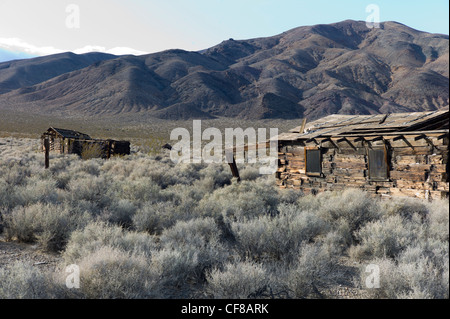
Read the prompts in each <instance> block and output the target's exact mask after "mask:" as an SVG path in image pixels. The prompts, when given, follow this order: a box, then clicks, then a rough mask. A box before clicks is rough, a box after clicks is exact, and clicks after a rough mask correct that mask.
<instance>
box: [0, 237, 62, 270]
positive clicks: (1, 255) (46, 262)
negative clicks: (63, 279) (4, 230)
mask: <svg viewBox="0 0 450 319" xmlns="http://www.w3.org/2000/svg"><path fill="white" fill-rule="evenodd" d="M16 261H21V262H23V263H25V264H30V265H33V266H36V267H40V268H45V269H46V270H50V271H56V270H57V269H58V265H59V263H60V262H61V261H62V258H61V257H60V256H59V255H58V254H52V253H48V252H45V251H42V250H41V249H40V248H39V247H38V246H37V245H32V244H25V243H19V242H15V241H5V240H4V238H3V237H1V236H0V268H4V267H6V266H8V265H11V264H13V263H14V262H16Z"/></svg>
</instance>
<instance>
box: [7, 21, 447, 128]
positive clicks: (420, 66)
mask: <svg viewBox="0 0 450 319" xmlns="http://www.w3.org/2000/svg"><path fill="white" fill-rule="evenodd" d="M63 55H64V54H63ZM448 56H449V49H448V35H441V34H431V33H426V32H422V31H418V30H415V29H412V28H409V27H407V26H405V25H402V24H400V23H397V22H383V23H381V24H380V28H379V29H376V28H374V29H369V28H367V26H366V24H365V22H362V21H353V20H345V21H342V22H338V23H334V24H320V25H314V26H305V27H298V28H294V29H291V30H289V31H286V32H283V33H281V34H279V35H275V36H271V37H265V38H255V39H248V40H233V39H229V40H226V41H223V42H222V43H220V44H218V45H216V46H213V47H211V48H208V49H205V50H202V51H198V52H193V51H184V50H180V49H172V50H166V51H162V52H157V53H152V54H147V55H142V56H132V55H129V56H120V57H117V56H111V55H104V56H103V55H101V54H99V55H92V56H89V58H90V59H92V63H89V59H88V57H86V56H84V57H83V58H80V56H77V55H74V56H71V55H70V54H69V53H67V54H66V56H60V57H59V58H61V57H64V58H67V57H71V58H72V59H74V60H76V61H78V62H77V63H75V64H74V68H75V67H76V69H72V70H71V69H70V67H69V66H68V64H70V63H69V62H68V61H67V59H66V60H65V63H62V62H61V61H60V62H58V63H59V64H57V65H59V66H60V67H59V68H56V69H57V70H59V72H53V73H54V74H55V75H54V76H52V77H49V78H46V79H43V80H42V81H40V78H34V77H33V76H28V75H27V79H28V80H29V79H30V78H32V79H33V78H34V79H35V82H36V83H33V81H31V82H29V83H28V82H26V81H24V80H20V79H19V80H16V82H14V83H15V85H16V87H14V86H11V84H9V86H8V85H6V84H5V83H11V81H10V82H6V81H5V80H4V79H5V78H6V77H5V73H6V72H5V71H4V70H5V69H8V68H5V67H3V68H2V65H4V64H3V63H0V110H4V111H5V110H7V109H13V108H14V109H21V110H28V111H30V112H35V111H37V112H50V113H51V114H60V115H62V116H102V115H114V114H123V113H126V114H136V115H137V116H138V115H139V114H141V113H145V114H149V115H151V116H154V117H157V118H163V119H190V118H215V117H231V118H242V119H269V118H301V117H307V118H308V119H310V120H313V119H316V118H319V117H322V116H325V115H328V114H335V113H340V114H373V113H389V112H405V111H406V112H409V111H427V110H436V109H442V108H446V107H448V104H449V94H448V86H449V75H448V73H449V71H448ZM50 57H53V59H55V58H56V57H55V56H50ZM50 57H48V58H47V59H50V60H51V58H50ZM35 59H37V58H35ZM35 59H30V60H31V61H28V60H27V61H28V62H27V63H31V62H33V60H35ZM83 59H84V60H83ZM69 60H70V59H69ZM82 60H83V61H82ZM94 60H95V61H94ZM34 62H36V61H34ZM52 63H56V62H52ZM83 63H84V64H83ZM50 64H51V63H50ZM61 65H62V66H61ZM16 69H17V68H16ZM53 71H54V70H53ZM31 73H33V72H31ZM53 73H52V74H53ZM52 74H50V75H49V76H51V75H52ZM32 75H33V74H32ZM21 81H22V82H21ZM39 81H40V82H39ZM17 86H19V87H17Z"/></svg>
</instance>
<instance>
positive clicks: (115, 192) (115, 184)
mask: <svg viewBox="0 0 450 319" xmlns="http://www.w3.org/2000/svg"><path fill="white" fill-rule="evenodd" d="M108 193H109V196H110V197H112V198H114V197H116V198H122V199H128V200H130V201H133V202H136V203H143V202H150V201H152V202H158V201H166V200H169V199H170V197H169V196H167V195H166V193H165V192H163V191H162V190H161V188H160V187H159V186H158V185H157V184H156V183H155V182H154V181H153V180H152V179H151V178H148V177H140V178H136V179H134V180H131V179H125V180H123V179H121V180H119V179H118V178H117V177H115V178H113V179H112V182H111V184H110V187H109V190H108Z"/></svg>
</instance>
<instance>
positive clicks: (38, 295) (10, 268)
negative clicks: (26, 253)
mask: <svg viewBox="0 0 450 319" xmlns="http://www.w3.org/2000/svg"><path fill="white" fill-rule="evenodd" d="M58 291H59V289H58V287H57V285H56V284H55V282H54V279H53V278H52V276H51V275H50V274H49V273H46V272H44V271H42V270H40V269H39V268H37V267H33V266H32V265H29V264H26V263H23V262H20V261H16V262H14V263H12V264H10V265H7V266H5V267H2V268H0V299H48V298H58V297H60V295H59V293H58Z"/></svg>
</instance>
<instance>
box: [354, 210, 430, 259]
mask: <svg viewBox="0 0 450 319" xmlns="http://www.w3.org/2000/svg"><path fill="white" fill-rule="evenodd" d="M417 218H419V217H416V219H417ZM422 232H423V226H422V225H421V223H420V220H419V221H417V220H416V221H409V220H407V219H405V218H404V217H401V216H399V215H395V216H389V217H387V218H385V219H381V220H377V221H373V222H370V223H368V224H367V225H365V226H364V227H362V228H361V229H360V230H359V231H357V232H356V237H357V238H358V239H359V240H360V241H361V244H360V245H357V246H355V247H353V248H352V250H351V255H352V256H353V257H354V258H357V259H367V258H373V257H379V258H383V257H391V258H394V257H395V256H396V255H398V254H399V253H400V252H401V251H402V250H404V249H405V248H406V247H408V246H409V245H411V244H413V243H414V242H415V241H416V240H417V238H418V237H419V236H420V234H421V233H422Z"/></svg>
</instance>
